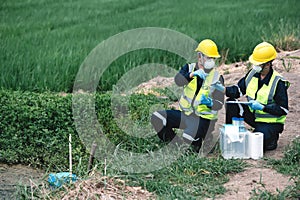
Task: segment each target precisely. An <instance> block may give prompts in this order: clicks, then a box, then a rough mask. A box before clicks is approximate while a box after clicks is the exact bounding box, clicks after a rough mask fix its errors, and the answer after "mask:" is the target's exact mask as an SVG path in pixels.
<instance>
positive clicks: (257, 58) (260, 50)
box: [249, 42, 277, 65]
mask: <svg viewBox="0 0 300 200" xmlns="http://www.w3.org/2000/svg"><path fill="white" fill-rule="evenodd" d="M276 57H277V52H276V50H275V48H274V47H273V45H271V44H270V43H268V42H262V43H260V44H258V45H257V46H256V47H255V48H254V50H253V53H252V55H251V56H250V57H249V61H250V62H251V63H252V64H254V65H261V64H264V63H266V62H269V61H271V60H274V59H275V58H276Z"/></svg>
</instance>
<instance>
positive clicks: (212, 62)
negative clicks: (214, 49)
mask: <svg viewBox="0 0 300 200" xmlns="http://www.w3.org/2000/svg"><path fill="white" fill-rule="evenodd" d="M215 65H216V63H215V60H214V59H208V60H206V61H205V62H204V65H203V67H204V68H205V69H212V68H214V66H215Z"/></svg>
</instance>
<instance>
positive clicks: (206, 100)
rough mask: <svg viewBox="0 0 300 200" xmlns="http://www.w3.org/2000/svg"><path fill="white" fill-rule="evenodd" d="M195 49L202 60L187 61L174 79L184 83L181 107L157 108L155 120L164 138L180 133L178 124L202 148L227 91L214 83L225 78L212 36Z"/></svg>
mask: <svg viewBox="0 0 300 200" xmlns="http://www.w3.org/2000/svg"><path fill="white" fill-rule="evenodd" d="M195 51H196V53H197V55H198V61H197V62H196V63H189V64H186V65H184V66H183V67H182V68H181V69H180V71H179V73H178V74H177V75H176V76H175V79H174V80H175V83H176V84H177V85H178V86H179V87H183V93H182V95H181V98H180V100H179V107H180V108H179V110H160V111H156V112H154V113H153V114H152V117H151V123H152V125H153V127H154V129H155V130H156V132H157V134H158V137H159V138H160V139H161V140H162V141H164V142H170V141H172V140H173V139H174V138H175V137H176V133H175V132H174V129H175V128H179V129H183V134H182V138H183V140H184V141H185V142H186V143H189V144H192V147H194V148H193V150H194V151H196V152H199V150H200V148H201V145H202V142H203V139H204V138H205V136H206V134H207V133H210V132H211V131H212V130H213V128H214V125H215V122H216V120H217V111H218V110H220V109H221V108H222V106H223V102H224V95H223V93H222V92H220V91H218V90H215V89H214V88H212V87H210V86H211V84H212V83H213V82H217V81H219V82H221V83H223V82H224V79H223V77H222V76H219V73H218V71H217V70H216V64H215V59H217V58H219V57H220V55H219V52H218V48H217V45H216V44H215V43H214V42H213V41H212V40H210V39H205V40H202V41H201V42H200V43H199V45H198V47H197V48H196V49H195ZM175 140H176V139H175Z"/></svg>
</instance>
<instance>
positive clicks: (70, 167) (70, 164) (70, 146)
mask: <svg viewBox="0 0 300 200" xmlns="http://www.w3.org/2000/svg"><path fill="white" fill-rule="evenodd" d="M69 170H70V183H72V136H71V134H69Z"/></svg>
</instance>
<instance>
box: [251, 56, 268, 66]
mask: <svg viewBox="0 0 300 200" xmlns="http://www.w3.org/2000/svg"><path fill="white" fill-rule="evenodd" d="M249 61H250V62H251V63H252V64H253V65H261V64H264V63H266V62H259V61H256V60H254V59H253V55H251V56H250V57H249Z"/></svg>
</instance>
